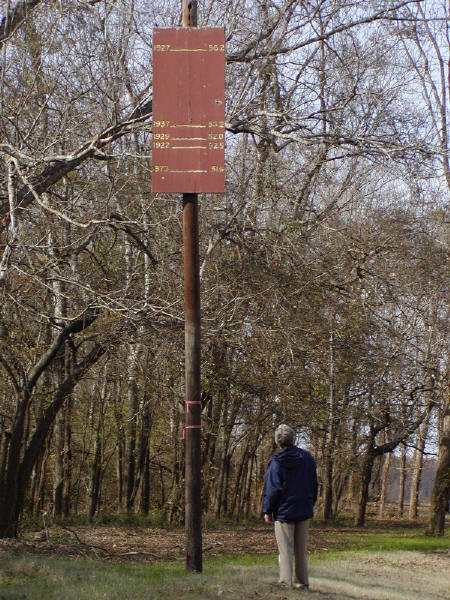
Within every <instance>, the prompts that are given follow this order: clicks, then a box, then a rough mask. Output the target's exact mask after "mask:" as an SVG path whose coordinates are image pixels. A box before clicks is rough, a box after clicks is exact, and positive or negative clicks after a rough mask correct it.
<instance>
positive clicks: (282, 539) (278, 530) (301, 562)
mask: <svg viewBox="0 0 450 600" xmlns="http://www.w3.org/2000/svg"><path fill="white" fill-rule="evenodd" d="M309 522H310V519H306V521H297V522H295V523H282V522H281V521H275V538H276V540H277V544H278V553H279V555H278V562H279V565H280V583H287V584H288V585H290V586H292V583H293V581H294V582H297V583H302V584H308V583H309V580H308V561H307V558H306V542H307V539H308V529H309ZM293 557H295V577H294V580H293V578H292V562H293V561H292V559H293Z"/></svg>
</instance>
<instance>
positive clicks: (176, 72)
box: [152, 27, 225, 193]
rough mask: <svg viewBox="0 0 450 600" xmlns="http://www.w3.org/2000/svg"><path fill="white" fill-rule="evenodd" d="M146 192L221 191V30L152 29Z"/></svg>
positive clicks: (223, 106)
mask: <svg viewBox="0 0 450 600" xmlns="http://www.w3.org/2000/svg"><path fill="white" fill-rule="evenodd" d="M152 158H153V173H152V191H153V192H160V193H161V192H162V193H172V192H176V193H199V192H200V193H201V192H203V193H207V192H210V193H213V192H215V193H218V192H224V191H225V32H224V29H222V28H209V27H208V28H196V27H182V28H181V27H180V28H170V29H159V28H157V29H154V31H153V144H152Z"/></svg>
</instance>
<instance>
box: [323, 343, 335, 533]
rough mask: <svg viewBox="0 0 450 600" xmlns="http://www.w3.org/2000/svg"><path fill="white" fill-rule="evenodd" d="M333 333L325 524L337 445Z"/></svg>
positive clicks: (330, 507) (330, 506) (330, 503)
mask: <svg viewBox="0 0 450 600" xmlns="http://www.w3.org/2000/svg"><path fill="white" fill-rule="evenodd" d="M333 341H334V340H333V332H331V335H330V341H329V353H330V364H329V396H328V430H327V435H326V443H325V465H324V472H325V473H324V474H325V476H324V500H323V520H324V521H325V523H326V522H327V521H329V520H330V519H331V518H332V517H333V471H334V444H335V420H336V415H335V410H336V407H335V390H334V387H335V384H334V348H333Z"/></svg>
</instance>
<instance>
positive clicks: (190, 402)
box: [186, 400, 201, 412]
mask: <svg viewBox="0 0 450 600" xmlns="http://www.w3.org/2000/svg"><path fill="white" fill-rule="evenodd" d="M191 404H201V401H200V400H186V411H187V412H191V409H190V408H189V407H190V405H191Z"/></svg>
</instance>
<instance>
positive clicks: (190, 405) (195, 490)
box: [182, 0, 202, 572]
mask: <svg viewBox="0 0 450 600" xmlns="http://www.w3.org/2000/svg"><path fill="white" fill-rule="evenodd" d="M182 24H183V27H197V1H196V0H195V1H194V0H182ZM183 260H184V331H185V333H184V340H185V401H186V426H185V430H184V431H185V501H186V508H185V532H186V570H187V571H197V572H201V570H202V508H201V457H200V427H201V400H200V275H199V257H198V194H193V193H190V194H183Z"/></svg>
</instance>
